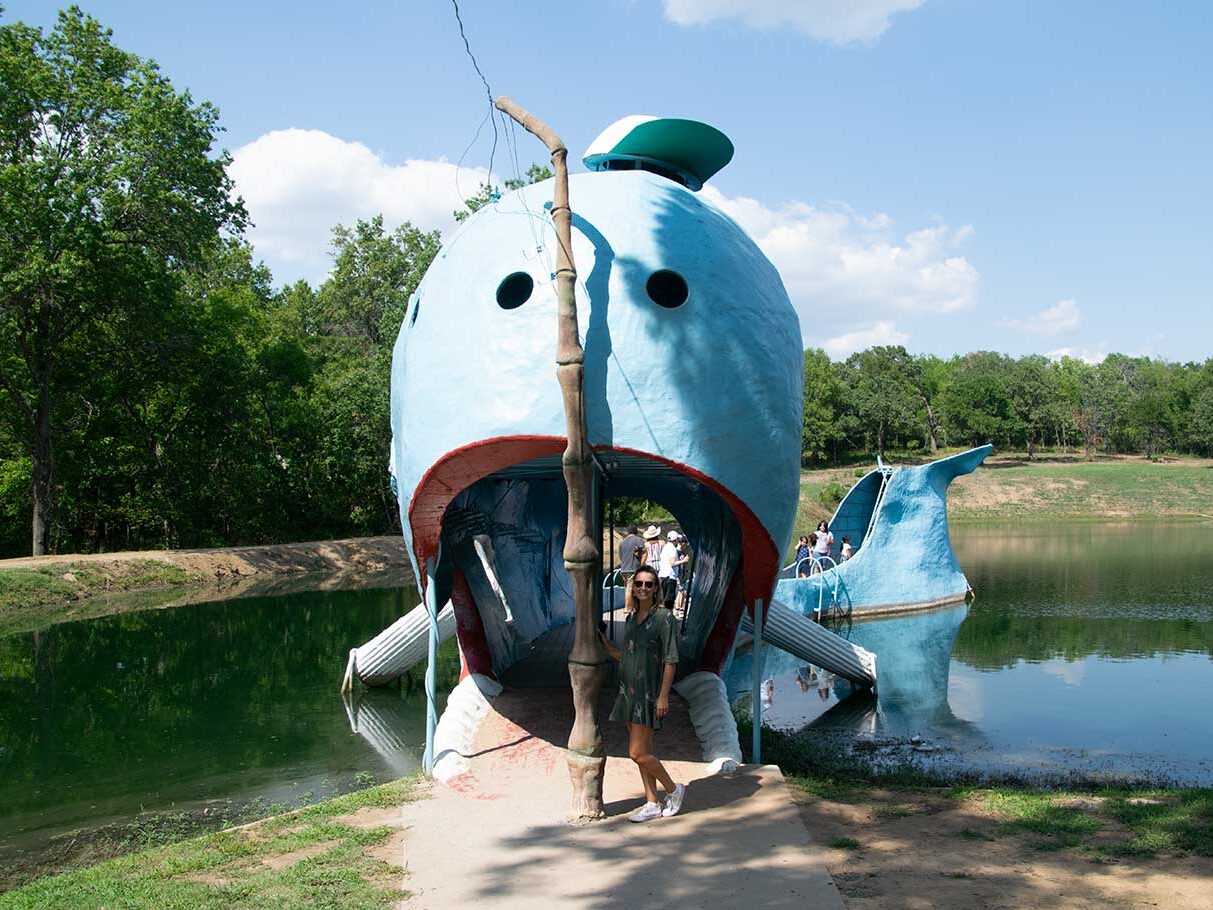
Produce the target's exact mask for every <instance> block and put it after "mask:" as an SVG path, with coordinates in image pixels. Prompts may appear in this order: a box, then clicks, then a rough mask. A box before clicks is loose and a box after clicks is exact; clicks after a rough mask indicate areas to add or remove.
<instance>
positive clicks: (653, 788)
mask: <svg viewBox="0 0 1213 910" xmlns="http://www.w3.org/2000/svg"><path fill="white" fill-rule="evenodd" d="M644 731H648V732H649V733H650V734H651V733H652V732H653V731H652V730H649V728H648V727H646V726H644V725H643V724H628V756H629V757H630V758H631V759H632V761H635V762H636V770H637V771H639V772H640V783H641V784H642V785H643V786H644V798H645V799H646V800H648V801H649V802H651V803H655V802H657V782H656V781H655V780H654V779H653V775H651V774H650V773H649V772H648V771H646V770H645V769H644V765H642V764H641V763H640V762H638V761H636V755H637V743H638V742H639V741H640V740H642V739H643V735H644ZM651 738H652V737H651V736H650V739H651Z"/></svg>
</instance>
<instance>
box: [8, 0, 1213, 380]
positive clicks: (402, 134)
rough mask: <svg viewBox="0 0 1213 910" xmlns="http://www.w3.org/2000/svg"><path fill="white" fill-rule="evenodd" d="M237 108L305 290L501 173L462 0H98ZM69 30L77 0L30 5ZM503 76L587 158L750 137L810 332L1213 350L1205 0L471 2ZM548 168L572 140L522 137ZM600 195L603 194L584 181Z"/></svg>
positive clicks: (742, 185) (739, 154)
mask: <svg viewBox="0 0 1213 910" xmlns="http://www.w3.org/2000/svg"><path fill="white" fill-rule="evenodd" d="M81 5H82V7H83V8H84V10H85V11H86V12H88V13H89V14H91V15H93V16H95V17H96V18H98V19H99V20H100V21H101V22H102V23H104V24H105V25H107V26H108V27H110V28H112V29H113V32H114V40H115V42H116V43H117V44H118V46H120V47H122V48H123V49H125V50H129V51H133V52H135V53H137V54H139V55H141V56H144V57H151V58H153V59H155V60H156V61H157V62H158V63H159V64H160V65H161V68H162V69H163V71H164V72H165V74H166V75H167V76H168V77H169V78H170V79H171V80H172V81H173V83H174V84H175V85H176V86H177V87H178V88H179V89H183V88H188V89H189V90H190V92H191V93H192V94H193V96H194V97H195V98H196V99H207V100H210V101H212V102H214V103H215V104H216V105H217V106H218V107H219V109H220V111H221V122H222V124H223V125H224V127H225V129H226V132H225V134H224V135H223V137H222V142H223V145H224V146H225V147H226V148H227V149H228V150H229V151H230V152H231V153H232V155H233V158H234V161H233V165H232V169H231V173H232V175H233V177H234V179H235V181H236V184H237V188H238V191H239V192H240V194H241V195H242V196H243V198H244V199H245V202H246V205H247V207H248V210H249V213H250V216H251V218H252V220H253V221H254V223H255V227H254V228H253V230H252V231H251V232H250V235H249V237H250V240H251V241H252V243H253V244H254V246H255V248H256V250H257V254H258V255H259V256H260V257H261V258H262V259H264V260H265V262H266V264H267V265H268V266H269V267H270V268H271V270H272V271H273V274H274V278H275V281H276V283H278V284H286V283H289V282H292V281H294V280H296V279H298V278H306V279H308V280H310V281H313V282H316V281H319V280H322V279H323V277H324V275H325V274H326V272H327V270H328V268H329V265H330V260H329V239H330V236H331V234H330V231H331V228H332V227H333V225H335V224H338V223H345V224H350V223H352V222H353V221H354V220H355V219H357V218H368V217H370V216H372V215H375V214H377V213H380V212H382V213H383V214H384V216H385V220H386V221H387V222H388V223H389V224H390V225H395V224H397V223H399V222H401V221H403V220H408V221H410V222H412V223H413V224H415V225H417V226H418V227H422V228H425V229H427V230H428V229H434V228H437V229H440V230H443V231H448V230H449V229H450V228H451V227H452V226H453V219H452V215H451V213H452V211H453V209H455V208H456V207H457V206H458V205H459V203H460V200H461V199H462V198H463V197H464V196H467V195H470V194H471V193H472V192H473V191H474V190H475V189H476V186H477V183H478V182H479V181H480V180H482V179H484V177H485V176H486V175H487V174H488V173H489V172H490V171H489V169H490V166H491V168H492V173H493V174H494V176H495V177H496V178H498V179H499V178H501V177H506V176H511V175H512V174H513V165H512V162H511V161H510V159H509V156H508V155H507V154H506V151H505V144H504V139H502V140H501V141H499V142H498V145H497V148H496V152H495V154H494V152H493V148H492V131H491V129H490V128H489V125H488V124H484V126H483V128H482V129H481V130H480V133H479V136H478V137H477V129H478V127H480V126H481V124H482V123H484V120H485V115H486V113H487V110H488V102H487V99H486V96H485V89H484V86H483V85H482V84H481V82H480V79H479V77H478V76H477V75H476V72H475V70H474V69H473V67H472V64H471V61H470V60H469V58H468V56H467V54H466V53H465V51H464V47H463V42H462V39H461V38H460V34H459V29H458V26H457V23H456V20H455V11H454V7H453V4H452V3H451V0H397V2H394V3H392V2H379V0H365V2H360V3H357V4H333V3H331V2H326V3H320V2H314V0H291V2H281V0H258V2H255V3H253V2H248V0H244V2H239V3H238V2H231V0H211V2H209V3H207V4H205V5H203V4H186V3H164V2H163V0H95V2H83V3H82V4H81ZM4 6H5V7H6V10H5V13H4V20H7V21H12V20H23V21H26V22H30V23H33V24H39V25H43V26H49V25H51V24H52V23H53V20H54V16H55V7H56V5H55V4H54V3H52V2H46V0H41V2H31V0H4ZM460 10H461V13H462V17H463V22H464V25H465V31H466V35H467V39H468V41H469V43H470V45H471V48H472V51H473V52H474V53H475V55H476V58H477V60H478V62H479V64H480V67H481V69H482V70H483V72H484V74H485V76H486V77H487V79H488V81H489V84H490V86H491V88H492V91H493V93H494V94H495V95H496V94H506V95H509V96H511V97H512V98H514V99H515V100H516V101H518V102H519V103H521V104H522V105H523V106H525V107H527V108H529V109H530V110H532V111H534V112H535V113H536V114H538V115H539V116H541V117H543V118H544V119H545V120H547V121H548V122H549V123H551V124H552V125H553V126H554V127H555V128H556V129H557V131H558V132H560V133H561V135H562V136H563V137H564V138H565V140H566V142H567V143H568V145H569V148H570V153H571V154H570V160H571V162H573V164H574V166H575V169H580V163H579V158H580V152H581V151H582V150H583V149H584V148H585V147H586V146H587V145H588V144H589V142H590V141H591V140H592V139H593V138H594V136H595V135H597V133H598V132H599V131H601V130H602V129H603V128H605V127H606V126H607V125H608V124H610V123H611V122H613V121H614V120H616V119H618V118H619V117H622V116H625V115H628V114H635V113H644V114H655V115H660V116H672V117H690V118H694V119H700V120H704V121H706V122H708V123H711V124H713V125H714V126H717V127H719V128H720V129H722V130H724V132H725V133H727V134H728V135H729V136H730V137H731V138H732V140H733V142H734V144H735V146H736V150H737V151H736V155H735V157H734V159H733V161H732V163H731V164H729V166H728V167H727V168H725V169H724V170H723V171H722V172H721V173H720V174H718V175H717V176H716V177H714V178H713V179H712V180H711V181H710V182H709V184H708V185H707V186H706V187H705V189H704V190H703V193H704V195H706V196H707V197H708V198H709V199H710V200H711V201H712V202H713V203H715V204H716V205H718V206H720V207H721V208H723V209H724V210H725V211H726V212H727V213H728V214H730V215H731V216H732V217H733V218H734V219H736V220H737V221H738V222H739V223H740V224H741V225H742V226H743V227H744V228H745V229H746V230H747V231H748V232H749V233H750V234H751V236H753V237H754V239H755V240H756V241H757V242H758V244H759V245H760V246H761V247H762V249H763V250H764V251H765V252H766V254H767V256H768V257H769V258H770V259H771V260H772V261H773V262H774V263H775V265H776V266H777V267H778V268H779V271H780V273H781V275H782V276H783V280H784V284H785V286H786V287H787V289H788V294H789V296H790V298H791V299H792V302H793V304H794V305H795V306H796V308H797V311H798V313H799V314H800V318H801V326H802V330H803V334H804V339H805V343H806V345H808V346H814V347H823V348H824V349H825V350H826V351H828V352H829V353H830V354H831V355H833V356H835V357H842V356H845V355H846V354H848V353H850V352H851V351H854V350H858V349H861V348H863V347H866V346H868V345H870V344H881V343H892V344H904V345H905V346H906V347H907V348H909V349H910V350H911V351H914V352H917V353H935V354H939V355H941V356H948V355H951V354H955V353H964V352H967V351H971V350H979V349H987V350H998V351H1003V352H1006V353H1009V354H1015V355H1019V354H1025V353H1043V354H1050V355H1052V356H1060V355H1062V354H1070V355H1072V356H1077V357H1082V358H1084V359H1089V360H1097V359H1100V358H1101V357H1102V356H1103V355H1104V354H1106V353H1108V352H1112V351H1117V352H1123V353H1127V354H1133V355H1148V356H1154V357H1163V358H1166V359H1168V360H1180V361H1185V360H1204V359H1205V358H1207V357H1209V356H1211V355H1213V214H1211V212H1210V208H1211V207H1213V53H1211V49H1213V12H1210V10H1209V8H1208V6H1207V5H1206V4H1205V3H1203V2H1200V0H1195V2H1184V0H1171V2H1168V3H1165V4H1141V3H1129V2H1125V0H1113V2H1108V0H1099V2H1087V0H1066V2H1064V3H1058V2H1056V0H1049V2H1046V0H596V2H594V3H568V4H565V7H564V9H561V8H560V6H559V5H556V4H552V3H550V2H542V3H540V2H531V0H514V2H511V3H508V4H506V3H501V2H499V0H461V2H460ZM519 151H520V159H521V160H522V166H523V167H524V168H525V166H526V164H527V163H529V162H530V161H540V162H542V161H545V160H546V157H547V156H546V152H545V150H544V149H543V148H542V147H541V146H540V145H539V143H538V141H537V140H533V139H531V138H530V137H529V136H521V138H520V142H519ZM573 205H574V208H575V207H576V200H575V199H574V200H573Z"/></svg>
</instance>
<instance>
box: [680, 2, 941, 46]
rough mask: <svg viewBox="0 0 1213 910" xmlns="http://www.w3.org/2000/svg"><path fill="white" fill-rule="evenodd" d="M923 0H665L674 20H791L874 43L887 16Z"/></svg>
mask: <svg viewBox="0 0 1213 910" xmlns="http://www.w3.org/2000/svg"><path fill="white" fill-rule="evenodd" d="M923 2H924V0H665V16H666V18H667V19H669V20H670V21H671V22H674V23H676V24H678V25H703V24H705V23H708V22H714V21H715V20H717V19H740V20H741V21H742V22H744V23H745V24H746V25H748V26H750V27H751V28H779V27H782V26H791V27H792V28H796V29H799V30H800V31H802V32H804V33H806V34H807V35H809V36H810V37H812V38H815V39H816V40H818V41H828V42H831V43H833V44H856V43H862V44H873V43H875V41H876V39H877V38H879V37H880V36H881V35H883V34H884V33H885V32H886V31H888V29H889V25H890V24H891V23H890V22H889V17H890V16H892V15H893V14H894V13H900V12H908V11H909V10H914V9H918V7H920V6H922V4H923Z"/></svg>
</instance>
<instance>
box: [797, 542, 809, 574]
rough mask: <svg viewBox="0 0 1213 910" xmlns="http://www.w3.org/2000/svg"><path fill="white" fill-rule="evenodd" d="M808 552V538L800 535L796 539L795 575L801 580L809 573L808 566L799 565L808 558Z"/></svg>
mask: <svg viewBox="0 0 1213 910" xmlns="http://www.w3.org/2000/svg"><path fill="white" fill-rule="evenodd" d="M809 552H810V549H809V538H807V537H805V536H804V535H803V534H801V535H800V536H799V537H798V538H796V574H797V575H799V576H800V577H801V578H804V576H805V575H807V574H808V573H809V569H808V566H801V565H800V564H801V563H802V562H804V561H805V560H806V559H808V558H809Z"/></svg>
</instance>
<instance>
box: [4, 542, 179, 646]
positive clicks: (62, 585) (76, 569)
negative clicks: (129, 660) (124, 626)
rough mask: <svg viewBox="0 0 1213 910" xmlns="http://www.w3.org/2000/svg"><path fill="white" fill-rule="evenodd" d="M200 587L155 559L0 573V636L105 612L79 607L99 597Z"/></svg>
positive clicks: (101, 608)
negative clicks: (109, 594) (122, 593)
mask: <svg viewBox="0 0 1213 910" xmlns="http://www.w3.org/2000/svg"><path fill="white" fill-rule="evenodd" d="M64 576H67V577H66V578H65V577H64ZM200 581H201V578H200V577H198V576H196V575H194V574H192V573H190V572H188V571H186V570H185V569H182V568H180V567H178V566H175V565H172V564H170V563H166V562H160V561H159V560H155V559H136V560H131V561H129V562H122V563H116V564H115V563H106V564H105V565H104V566H102V565H98V564H95V563H89V562H57V563H54V564H53V565H45V566H38V567H36V568H14V569H0V636H4V635H12V634H16V633H18V632H30V631H35V630H37V629H41V628H45V627H46V626H49V625H52V624H54V623H56V622H60V621H62V620H64V619H68V618H71V619H76V618H85V617H87V616H91V615H96V614H97V613H99V612H105V610H104V605H102V604H98V605H96V606H95V607H94V605H85V606H82V603H81V602H82V601H87V599H88V598H91V597H95V596H96V595H99V594H108V593H118V592H124V591H156V592H162V591H165V590H176V589H180V588H183V587H187V586H189V585H193V584H197V583H198V582H200Z"/></svg>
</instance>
